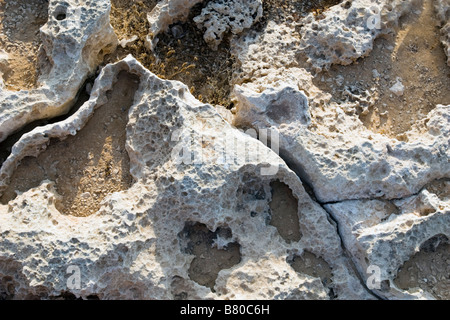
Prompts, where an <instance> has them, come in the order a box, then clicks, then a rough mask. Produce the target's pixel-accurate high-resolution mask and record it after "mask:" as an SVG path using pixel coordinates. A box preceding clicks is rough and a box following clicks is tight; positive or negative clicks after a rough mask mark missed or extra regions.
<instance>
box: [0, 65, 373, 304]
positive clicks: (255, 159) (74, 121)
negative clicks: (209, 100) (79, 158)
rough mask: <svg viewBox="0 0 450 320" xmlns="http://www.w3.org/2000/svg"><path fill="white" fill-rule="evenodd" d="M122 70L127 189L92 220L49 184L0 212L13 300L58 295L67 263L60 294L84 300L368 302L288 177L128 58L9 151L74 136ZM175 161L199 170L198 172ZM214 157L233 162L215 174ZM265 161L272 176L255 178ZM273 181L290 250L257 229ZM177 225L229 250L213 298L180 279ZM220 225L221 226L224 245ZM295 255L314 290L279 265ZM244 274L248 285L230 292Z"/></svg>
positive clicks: (323, 219) (325, 227)
mask: <svg viewBox="0 0 450 320" xmlns="http://www.w3.org/2000/svg"><path fill="white" fill-rule="evenodd" d="M122 71H125V72H128V73H130V74H133V75H135V76H137V77H139V79H140V80H139V83H140V84H139V88H138V91H137V92H136V94H135V98H134V103H133V105H132V106H131V107H130V111H129V122H128V125H127V141H126V149H127V152H128V154H129V157H130V167H131V168H130V172H131V174H132V176H133V180H134V183H133V185H132V186H131V187H130V188H129V189H128V190H124V191H121V192H115V193H112V194H110V195H109V196H107V197H106V198H105V199H104V200H103V202H102V205H101V208H100V209H99V211H98V212H97V213H95V214H93V215H90V216H89V217H85V218H77V217H72V216H65V215H62V214H61V213H60V212H59V211H58V210H57V209H56V208H57V204H58V202H59V201H61V199H60V196H59V195H58V194H57V192H56V190H55V188H54V182H51V181H48V180H45V181H43V182H42V183H41V184H40V185H39V186H38V187H36V188H33V189H31V190H28V191H25V192H23V193H21V194H20V195H18V196H17V198H16V199H14V200H12V201H10V202H9V203H8V205H4V206H0V210H1V214H0V219H1V223H0V233H1V234H2V240H1V242H2V245H1V246H0V247H1V253H0V257H1V261H2V263H1V264H0V268H1V270H0V274H5V275H6V274H11V273H12V272H11V269H14V272H13V274H14V275H13V277H12V278H11V279H10V278H8V279H7V281H9V282H10V283H11V285H10V286H9V287H8V288H14V290H12V289H11V290H10V291H12V293H11V294H13V297H14V298H17V299H20V298H25V297H30V296H35V297H40V298H51V297H55V296H60V295H61V294H62V292H63V291H66V289H67V287H66V278H67V277H66V275H65V272H66V270H67V267H68V266H76V267H78V268H79V269H80V272H81V275H82V278H81V287H80V288H79V289H73V290H71V293H72V294H74V295H75V296H77V297H78V296H80V297H84V298H86V297H88V296H91V295H96V296H98V297H99V298H102V299H107V298H122V299H123V298H153V299H158V298H166V299H171V298H174V296H175V295H176V296H177V297H180V296H182V297H188V298H217V299H226V298H229V299H232V298H266V299H287V298H291V299H300V298H301V299H327V298H329V295H328V292H329V290H331V289H332V290H333V292H334V293H335V294H336V296H337V298H340V299H351V298H370V297H371V296H370V295H369V294H368V293H367V291H365V289H364V288H363V286H362V285H361V284H360V282H359V279H358V278H357V277H356V276H355V274H354V273H353V271H352V269H351V267H350V262H349V261H348V259H347V258H346V257H345V256H344V253H343V249H342V248H341V242H340V238H339V236H338V234H337V230H336V227H335V226H334V225H333V224H332V223H330V221H329V220H328V217H327V213H326V212H325V211H324V210H323V209H322V208H321V207H320V206H319V205H318V204H317V203H315V202H314V201H312V200H311V198H310V197H309V195H308V194H307V193H306V192H305V190H304V188H303V186H302V183H301V181H300V180H299V179H298V177H297V176H296V175H295V173H294V172H292V171H291V170H290V169H289V168H288V167H287V166H286V164H285V163H284V162H283V161H282V160H281V159H280V158H279V157H278V156H277V155H276V154H275V153H274V152H273V151H272V150H270V149H268V148H267V147H266V146H264V144H262V143H261V142H259V141H257V140H256V139H254V138H252V137H250V136H249V135H246V134H244V133H242V132H241V131H239V130H237V129H235V128H233V127H232V126H231V125H230V124H228V123H227V122H226V121H225V120H224V119H223V118H222V117H221V116H220V115H219V114H218V113H217V112H216V111H215V110H214V108H213V107H212V106H210V105H205V104H202V103H200V102H199V101H197V100H195V98H194V97H193V96H192V95H191V94H190V93H189V91H188V89H187V87H186V86H184V85H183V84H181V83H179V82H171V81H164V80H161V79H159V78H157V77H156V76H155V75H153V74H152V73H150V72H149V71H147V70H146V69H144V68H143V67H142V66H141V65H140V64H139V63H138V62H137V61H136V60H135V59H133V58H132V57H131V56H130V57H127V58H126V59H125V60H123V61H121V62H119V63H117V64H114V65H108V66H106V67H105V68H104V69H103V70H102V72H101V74H100V75H99V78H98V79H97V80H96V83H95V85H94V88H93V89H92V94H91V99H90V100H89V101H88V102H86V103H85V104H84V105H83V106H82V107H81V108H80V110H79V111H78V112H77V113H75V114H74V115H73V116H72V117H71V118H68V119H67V120H65V122H64V123H61V124H55V125H49V126H47V127H43V128H39V129H35V130H34V131H33V132H31V133H30V134H29V135H27V136H26V137H24V138H23V139H22V140H21V141H20V142H19V145H21V146H23V147H22V149H21V150H22V151H20V152H19V151H18V150H17V151H18V152H19V153H23V154H25V152H26V150H33V149H34V150H35V152H37V153H40V152H44V153H45V152H46V151H45V150H44V149H45V144H46V143H47V142H48V140H49V137H50V136H53V137H54V138H58V139H64V137H66V136H67V135H69V134H76V132H77V131H78V130H80V129H81V128H82V127H83V126H85V125H86V123H87V122H88V121H89V114H92V113H93V112H95V109H96V107H95V106H97V105H99V104H100V105H101V104H102V102H103V101H105V94H106V91H107V90H109V89H110V88H111V87H112V86H113V84H114V82H115V81H117V80H116V78H117V75H118V74H119V73H120V72H122ZM225 138H226V139H225ZM237 141H240V142H241V143H244V144H245V146H246V152H245V156H246V157H242V158H240V157H237V155H236V153H235V151H236V149H235V146H236V143H237ZM43 147H44V148H43ZM36 150H40V151H36ZM23 154H22V155H23ZM186 154H189V158H190V156H191V155H195V156H196V157H200V156H202V157H204V159H205V162H203V163H202V164H201V165H199V163H198V161H196V160H195V159H188V158H187V157H186V158H185V155H186ZM197 159H198V158H197ZM223 159H235V161H231V162H227V163H228V166H223V165H222V164H221V161H223ZM182 160H183V161H182ZM190 160H192V161H190ZM269 164H270V165H271V166H270V167H271V169H272V172H271V175H265V172H266V171H267V170H268V165H269ZM273 169H275V170H273ZM273 181H279V182H278V183H282V184H284V185H285V186H286V188H289V189H290V190H291V191H292V197H293V198H294V199H295V200H296V201H297V208H298V210H297V219H298V223H299V226H300V229H301V235H302V236H301V238H300V239H298V240H297V239H296V240H295V241H294V242H290V243H288V242H286V241H285V240H284V239H283V238H282V237H281V236H280V234H279V232H278V231H277V228H275V227H273V226H270V225H269V224H268V218H269V217H270V205H269V204H270V201H271V197H272V192H271V183H272V182H273ZM272 187H274V186H272ZM272 210H273V209H272ZM186 223H199V224H203V225H204V226H206V228H207V229H208V230H209V231H210V232H218V234H219V238H220V237H222V238H220V239H216V240H215V241H213V244H212V245H214V246H216V247H218V248H219V247H220V248H219V249H220V250H226V248H227V247H228V246H231V243H235V244H237V245H239V248H240V249H239V251H240V259H239V260H236V262H235V263H237V264H234V265H225V266H224V268H226V269H222V270H220V271H219V272H218V274H217V279H216V280H215V282H214V285H213V286H212V284H210V286H212V288H213V289H214V290H213V291H212V290H211V287H207V286H204V285H202V284H199V283H197V282H195V279H196V278H195V277H194V279H192V278H191V277H190V273H189V268H190V266H191V264H192V263H194V260H195V259H198V257H197V258H195V256H194V255H193V254H192V253H191V252H189V250H188V251H186V249H185V248H186V247H185V245H183V244H182V242H183V241H182V239H181V238H180V233H181V232H182V231H183V230H185V227H186ZM25 225H26V230H27V231H26V233H27V235H28V236H27V237H24V233H23V230H24V229H23V228H24V226H25ZM219 228H225V229H228V230H229V231H230V232H229V235H228V236H229V237H231V238H229V239H227V236H226V235H221V233H220V232H219V231H218V230H219ZM194 239H195V238H194ZM25 248H28V249H27V250H25ZM42 250H44V251H45V255H44V256H45V258H43V255H42V253H43V252H44V251H42ZM304 250H306V251H308V252H310V253H312V254H314V255H316V256H317V257H320V258H321V259H323V260H324V261H326V263H328V264H329V266H330V268H331V269H332V270H333V276H332V278H331V282H328V283H327V284H326V285H324V284H323V282H322V281H321V279H320V278H318V277H314V276H311V275H307V274H303V273H301V272H296V271H295V270H294V269H293V268H292V267H291V266H290V264H289V263H288V260H289V256H292V255H294V254H298V255H301V254H302V253H303V251H304ZM49 263H50V265H49ZM49 268H50V269H49ZM262 274H264V276H263V277H261V275H262ZM251 277H257V278H258V281H253V282H247V283H246V284H245V286H243V285H241V284H242V279H247V278H251Z"/></svg>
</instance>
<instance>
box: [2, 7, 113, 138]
mask: <svg viewBox="0 0 450 320" xmlns="http://www.w3.org/2000/svg"><path fill="white" fill-rule="evenodd" d="M109 10H110V3H109V1H107V0H102V1H89V2H88V3H86V4H85V5H83V6H80V2H79V1H66V2H61V1H49V15H48V16H49V20H48V22H47V23H46V24H45V25H44V26H43V27H42V28H41V33H40V37H41V39H42V46H43V49H44V52H45V56H46V59H48V61H47V62H46V64H47V67H46V68H43V69H45V70H47V71H46V72H45V73H44V74H42V75H41V76H40V78H39V80H38V88H36V89H33V90H21V91H19V92H13V91H9V90H5V89H0V90H1V91H0V141H3V140H4V139H6V138H7V137H8V135H10V134H11V133H13V132H14V131H16V130H18V129H20V128H22V127H23V126H24V125H26V124H28V123H30V122H32V121H35V120H39V119H44V118H52V117H56V116H59V115H61V114H64V113H66V112H67V111H68V110H69V108H70V106H71V105H72V104H73V102H74V99H75V96H76V94H77V92H78V90H79V88H80V87H81V85H82V84H83V82H84V81H85V80H86V78H87V77H88V75H89V74H91V73H93V72H94V71H95V69H96V68H97V65H98V64H99V63H100V62H101V61H102V59H103V56H104V55H105V54H107V53H110V52H111V51H113V50H114V49H115V47H116V45H117V37H116V35H115V34H114V31H113V29H112V28H111V26H110V24H109Z"/></svg>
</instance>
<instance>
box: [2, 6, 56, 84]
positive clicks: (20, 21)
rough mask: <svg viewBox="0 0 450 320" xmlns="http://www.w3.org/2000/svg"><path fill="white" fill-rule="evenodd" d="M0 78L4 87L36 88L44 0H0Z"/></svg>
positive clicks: (46, 14) (45, 18) (43, 17)
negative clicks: (2, 55) (5, 56)
mask: <svg viewBox="0 0 450 320" xmlns="http://www.w3.org/2000/svg"><path fill="white" fill-rule="evenodd" d="M0 17H1V18H0V19H1V23H0V31H1V32H0V54H2V51H3V53H6V55H7V58H6V59H4V58H3V57H1V56H0V78H2V77H3V80H4V83H5V86H6V89H8V90H13V91H18V90H22V89H32V88H35V87H36V84H37V83H36V81H37V79H38V76H39V58H38V56H39V49H40V46H41V37H40V31H39V29H40V27H42V26H43V25H44V24H45V23H46V22H47V19H48V0H29V1H11V0H7V1H0Z"/></svg>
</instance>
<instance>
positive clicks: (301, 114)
mask: <svg viewBox="0 0 450 320" xmlns="http://www.w3.org/2000/svg"><path fill="white" fill-rule="evenodd" d="M235 93H236V96H237V98H238V99H239V104H238V106H237V109H238V112H237V115H236V118H235V124H236V125H238V126H250V127H253V128H255V129H257V130H261V129H270V130H275V131H277V132H279V135H280V138H281V140H280V152H281V155H282V156H283V157H284V158H285V159H286V160H287V161H288V162H289V163H290V164H291V165H292V167H293V168H294V170H296V172H298V173H299V174H300V175H301V176H302V178H303V179H305V180H306V181H308V182H309V183H310V184H311V185H312V186H313V187H314V190H315V193H316V196H317V198H318V199H319V201H321V202H334V201H343V200H350V199H371V198H383V199H396V198H402V197H405V196H408V195H411V194H414V193H416V192H418V191H419V190H420V189H421V188H422V187H423V186H424V185H425V184H426V183H428V182H429V181H432V180H434V179H438V178H444V177H446V178H448V177H449V173H450V164H449V162H448V157H449V153H448V148H447V146H448V141H449V137H450V135H449V131H448V128H449V121H450V119H449V117H448V114H449V108H450V106H442V105H441V106H438V107H437V108H436V109H435V110H433V111H432V112H431V114H430V115H428V118H427V121H425V122H426V126H425V128H423V129H422V130H421V131H411V132H410V133H409V134H408V137H409V139H408V140H409V142H399V141H395V140H392V139H388V138H386V137H383V136H381V135H376V134H373V133H372V132H370V131H368V130H367V129H366V128H364V127H363V126H362V124H361V123H360V122H359V120H358V119H357V118H355V117H351V116H348V115H347V114H346V113H345V112H344V110H343V109H342V108H341V107H340V106H334V108H333V106H330V110H326V111H324V112H323V111H316V112H317V113H316V115H315V119H314V120H313V121H312V120H311V116H310V110H309V106H308V99H307V97H306V96H305V94H304V93H303V92H302V91H299V90H298V87H296V84H295V83H291V84H289V83H285V84H281V85H280V86H279V87H278V88H277V89H267V90H266V91H264V92H262V93H256V92H253V91H250V90H248V89H245V88H243V87H240V86H237V87H236V89H235ZM319 114H320V118H319ZM319 119H320V120H322V121H323V120H325V122H323V123H319V121H320V120H319ZM358 122H359V123H360V124H359V126H358Z"/></svg>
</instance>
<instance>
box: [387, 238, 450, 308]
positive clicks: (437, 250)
mask: <svg viewBox="0 0 450 320" xmlns="http://www.w3.org/2000/svg"><path fill="white" fill-rule="evenodd" d="M449 275H450V241H449V238H448V237H447V236H445V235H443V234H440V235H437V236H434V237H432V238H430V239H429V240H427V241H425V242H424V243H423V244H422V245H421V246H420V251H419V252H417V253H416V254H415V255H414V256H413V257H411V259H409V260H408V261H407V262H405V263H404V264H403V266H402V267H400V268H399V271H398V273H397V275H396V277H395V279H394V283H395V285H396V286H397V287H399V288H400V289H402V290H409V289H412V288H421V289H423V290H425V291H427V292H429V293H431V294H432V295H433V296H434V297H435V298H436V299H440V300H449V299H450V291H449V290H448V288H450V276H449Z"/></svg>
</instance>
